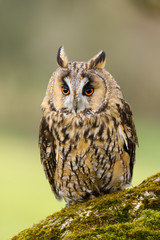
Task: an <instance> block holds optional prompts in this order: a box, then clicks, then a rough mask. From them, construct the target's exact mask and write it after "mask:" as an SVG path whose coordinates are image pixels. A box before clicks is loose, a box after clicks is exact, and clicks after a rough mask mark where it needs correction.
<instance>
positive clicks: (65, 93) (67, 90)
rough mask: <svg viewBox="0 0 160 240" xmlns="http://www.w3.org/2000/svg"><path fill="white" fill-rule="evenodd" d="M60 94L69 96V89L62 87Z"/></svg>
mask: <svg viewBox="0 0 160 240" xmlns="http://www.w3.org/2000/svg"><path fill="white" fill-rule="evenodd" d="M62 93H63V94H64V95H69V94H70V91H69V88H68V87H67V86H63V87H62Z"/></svg>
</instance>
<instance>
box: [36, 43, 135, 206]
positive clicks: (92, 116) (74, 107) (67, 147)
mask: <svg viewBox="0 0 160 240" xmlns="http://www.w3.org/2000/svg"><path fill="white" fill-rule="evenodd" d="M105 61H106V57H105V53H104V52H103V51H101V52H100V53H99V54H98V55H96V56H95V57H94V58H92V59H91V60H90V61H89V62H68V60H67V57H66V55H65V53H64V48H63V47H61V48H60V49H59V51H58V54H57V63H58V65H59V68H58V69H57V70H56V71H55V72H54V73H53V75H52V77H51V79H50V81H49V84H48V88H47V91H46V95H45V98H44V100H43V102H42V105H41V108H42V114H43V115H42V119H41V123H40V133H39V145H40V153H41V162H42V164H43V167H44V171H45V174H46V177H47V179H48V181H49V183H50V185H51V188H52V190H53V192H54V194H55V196H56V198H57V199H58V200H61V199H62V198H64V200H65V201H66V202H69V203H70V202H77V201H85V200H87V199H90V198H93V197H97V196H99V195H102V194H106V193H109V192H113V191H116V190H119V189H124V188H125V187H126V186H127V185H129V184H130V182H131V179H132V172H133V166H134V163H135V148H136V144H138V140H137V135H136V130H135V125H134V122H133V118H132V112H131V110H130V106H129V105H128V103H126V102H125V101H124V99H123V96H122V93H121V90H120V87H119V86H118V84H117V83H116V81H115V80H114V79H113V77H112V76H111V74H110V73H109V72H107V71H106V70H105V69H104V66H105Z"/></svg>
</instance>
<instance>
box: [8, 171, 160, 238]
mask: <svg viewBox="0 0 160 240" xmlns="http://www.w3.org/2000/svg"><path fill="white" fill-rule="evenodd" d="M43 239H50V240H51V239H52V240H54V239H55V240H59V239H65V240H66V239H88V240H90V239H121V240H123V239H126V240H128V239H137V240H141V239H142V240H144V239H148V240H151V239H154V240H156V239H157V240H158V239H160V173H158V174H156V175H154V176H152V177H150V178H148V179H146V180H145V181H143V182H142V183H141V184H140V185H139V186H137V187H134V188H131V189H127V190H124V191H118V192H115V193H111V194H107V195H104V196H101V197H98V198H96V199H93V200H89V201H87V202H84V203H78V204H75V205H73V206H70V207H65V208H64V209H62V210H61V211H60V212H57V213H54V214H53V215H51V216H49V217H47V218H46V219H45V220H43V221H41V222H40V223H38V224H36V225H34V226H33V227H31V228H29V229H26V230H24V231H22V232H20V233H19V234H18V235H17V236H15V237H13V238H12V240H43Z"/></svg>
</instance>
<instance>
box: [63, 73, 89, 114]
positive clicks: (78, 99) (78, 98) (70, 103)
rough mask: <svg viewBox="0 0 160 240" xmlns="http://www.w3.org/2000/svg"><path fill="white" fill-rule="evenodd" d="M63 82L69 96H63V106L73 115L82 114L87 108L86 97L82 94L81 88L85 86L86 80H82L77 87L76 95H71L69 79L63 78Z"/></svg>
mask: <svg viewBox="0 0 160 240" xmlns="http://www.w3.org/2000/svg"><path fill="white" fill-rule="evenodd" d="M65 82H66V84H67V85H68V87H69V90H70V94H69V95H67V96H64V105H65V107H66V108H68V110H70V111H72V112H73V113H75V111H76V112H82V111H84V110H85V108H86V107H88V106H89V103H88V100H87V97H86V96H84V95H83V94H82V91H83V87H84V86H85V85H86V84H87V82H88V79H87V78H83V79H82V80H81V82H80V85H79V86H78V89H77V91H76V93H73V90H72V89H73V88H72V86H71V83H70V79H69V78H65Z"/></svg>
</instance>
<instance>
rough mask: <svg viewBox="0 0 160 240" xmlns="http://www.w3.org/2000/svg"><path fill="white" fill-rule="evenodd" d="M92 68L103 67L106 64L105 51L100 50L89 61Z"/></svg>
mask: <svg viewBox="0 0 160 240" xmlns="http://www.w3.org/2000/svg"><path fill="white" fill-rule="evenodd" d="M88 64H89V68H90V69H97V68H98V69H102V68H104V66H105V64H106V54H105V52H104V51H100V52H99V53H98V54H97V55H96V56H95V57H93V58H91V60H90V61H89V63H88Z"/></svg>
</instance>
